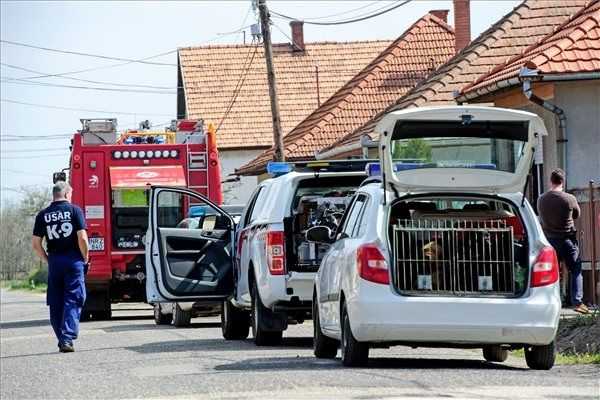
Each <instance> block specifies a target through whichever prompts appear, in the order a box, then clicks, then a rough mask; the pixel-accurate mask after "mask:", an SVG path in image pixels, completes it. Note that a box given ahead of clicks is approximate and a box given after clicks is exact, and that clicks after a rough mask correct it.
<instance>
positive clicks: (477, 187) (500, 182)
mask: <svg viewBox="0 0 600 400" xmlns="http://www.w3.org/2000/svg"><path fill="white" fill-rule="evenodd" d="M376 130H377V132H378V133H379V134H380V137H381V139H380V152H379V153H380V154H379V157H380V162H381V165H382V166H383V171H384V173H385V177H386V180H387V182H389V184H390V185H391V186H392V187H393V188H394V189H395V190H397V191H399V192H403V193H415V192H422V193H423V192H448V191H453V192H457V191H458V192H470V193H488V194H495V193H511V192H512V193H516V192H521V191H522V190H523V187H524V185H525V182H526V180H527V175H528V173H529V170H530V168H531V163H532V160H533V153H534V151H535V145H536V143H537V138H538V137H540V136H544V135H547V131H546V128H545V127H544V124H543V122H542V120H541V119H540V117H538V116H537V115H535V114H532V113H528V112H524V111H517V110H509V109H503V108H493V107H481V106H478V107H472V106H447V107H424V108H414V109H409V110H402V111H394V112H392V113H389V114H388V115H387V116H385V117H384V118H383V119H382V120H381V122H380V123H379V124H378V125H377V127H376Z"/></svg>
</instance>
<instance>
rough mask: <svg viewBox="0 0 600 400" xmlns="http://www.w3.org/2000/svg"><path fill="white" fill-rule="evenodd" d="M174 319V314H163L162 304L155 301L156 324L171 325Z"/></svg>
mask: <svg viewBox="0 0 600 400" xmlns="http://www.w3.org/2000/svg"><path fill="white" fill-rule="evenodd" d="M172 319H173V314H163V313H162V312H161V311H160V304H158V303H154V322H155V323H156V325H169V324H170V323H171V320H172Z"/></svg>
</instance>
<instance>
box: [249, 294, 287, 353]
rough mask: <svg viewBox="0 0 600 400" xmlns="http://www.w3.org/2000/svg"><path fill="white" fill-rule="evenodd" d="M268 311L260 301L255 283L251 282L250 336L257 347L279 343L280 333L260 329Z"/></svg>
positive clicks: (281, 334) (281, 333)
mask: <svg viewBox="0 0 600 400" xmlns="http://www.w3.org/2000/svg"><path fill="white" fill-rule="evenodd" d="M269 311H270V310H269V309H267V308H266V307H265V306H264V305H263V303H262V300H261V299H260V294H259V293H258V288H257V287H256V283H255V282H252V313H251V316H252V318H251V321H252V336H253V337H254V343H255V344H256V345H257V346H276V345H278V344H279V343H281V337H282V336H283V332H282V331H267V330H265V329H264V328H263V327H262V324H261V321H262V320H263V319H264V318H266V317H267V316H266V315H265V314H267V313H268V312H269Z"/></svg>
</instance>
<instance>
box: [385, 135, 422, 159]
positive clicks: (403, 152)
mask: <svg viewBox="0 0 600 400" xmlns="http://www.w3.org/2000/svg"><path fill="white" fill-rule="evenodd" d="M392 158H393V159H394V160H406V159H410V160H413V159H416V160H424V161H426V162H429V161H431V146H430V145H429V143H427V141H426V140H424V139H420V138H415V139H409V140H407V141H397V142H396V143H394V151H393V152H392Z"/></svg>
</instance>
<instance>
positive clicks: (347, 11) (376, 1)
mask: <svg viewBox="0 0 600 400" xmlns="http://www.w3.org/2000/svg"><path fill="white" fill-rule="evenodd" d="M380 3H381V0H375V1H373V2H371V3H368V4H366V5H363V6H360V7H357V8H353V9H351V10H346V11H342V12H339V13H335V14H329V15H323V16H321V17H314V18H307V19H305V20H303V21H315V20H319V19H326V18H331V17H339V16H340V15H346V14H351V13H353V12H355V11H359V10H363V9H365V8H368V7H371V6H372V5H375V4H380ZM386 7H387V5H386ZM375 11H377V10H375Z"/></svg>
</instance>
